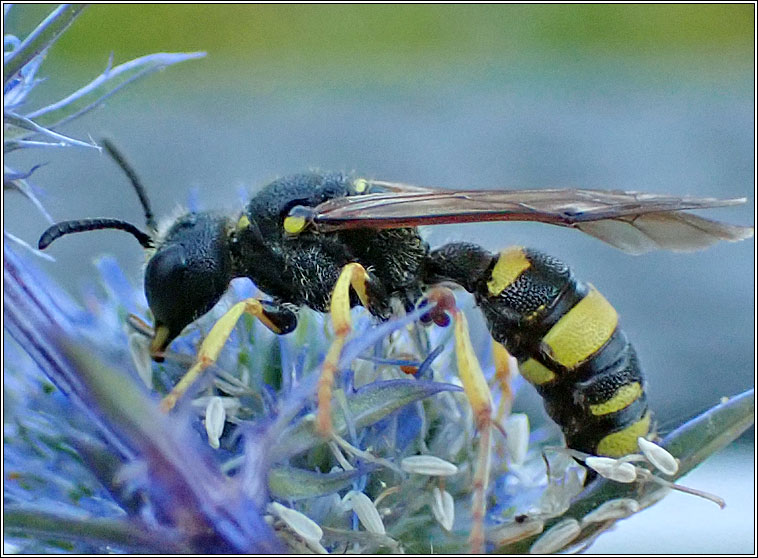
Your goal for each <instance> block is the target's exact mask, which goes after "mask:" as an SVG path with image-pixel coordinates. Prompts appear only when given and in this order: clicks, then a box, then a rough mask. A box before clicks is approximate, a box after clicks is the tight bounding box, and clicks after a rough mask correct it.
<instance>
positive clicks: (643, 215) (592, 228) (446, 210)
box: [312, 181, 753, 254]
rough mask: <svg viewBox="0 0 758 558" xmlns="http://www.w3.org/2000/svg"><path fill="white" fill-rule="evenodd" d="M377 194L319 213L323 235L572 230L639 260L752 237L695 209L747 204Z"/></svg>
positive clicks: (560, 193)
mask: <svg viewBox="0 0 758 558" xmlns="http://www.w3.org/2000/svg"><path fill="white" fill-rule="evenodd" d="M369 184H370V186H371V190H370V191H371V192H372V193H368V194H364V195H359V196H349V197H345V198H338V199H333V200H329V201H327V202H325V203H323V204H321V205H319V206H317V207H316V208H314V210H313V217H312V219H313V225H314V226H315V227H316V229H317V230H321V231H328V230H339V229H350V228H364V227H367V228H398V227H415V226H421V225H433V224H449V223H467V222H480V221H537V222H542V223H549V224H553V225H560V226H564V227H572V228H576V229H579V230H581V231H582V232H584V233H586V234H589V235H591V236H594V237H595V238H598V239H600V240H602V241H603V242H606V243H608V244H610V245H611V246H615V247H616V248H619V249H620V250H623V251H625V252H629V253H632V254H642V253H644V252H649V251H651V250H657V249H663V250H673V251H692V250H699V249H702V248H705V247H706V246H709V245H711V244H713V243H715V242H718V241H719V240H728V241H736V240H742V239H745V238H749V237H750V236H752V235H753V228H752V227H741V226H737V225H730V224H726V223H721V222H718V221H713V220H710V219H705V218H703V217H699V216H697V215H693V214H691V213H684V212H683V210H688V209H704V208H709V207H722V206H730V205H737V204H741V203H744V202H745V199H744V198H741V199H726V200H722V199H716V198H689V197H685V198H679V197H673V196H667V195H657V194H647V193H643V192H624V191H610V190H608V191H606V190H582V189H544V190H440V189H432V188H422V187H418V186H410V185H406V184H402V183H394V182H380V181H369Z"/></svg>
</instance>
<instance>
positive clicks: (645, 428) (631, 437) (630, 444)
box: [596, 412, 650, 457]
mask: <svg viewBox="0 0 758 558" xmlns="http://www.w3.org/2000/svg"><path fill="white" fill-rule="evenodd" d="M648 432H650V413H649V412H648V413H645V416H644V417H642V418H641V419H640V420H638V421H637V422H635V423H632V424H630V425H629V426H627V427H626V428H624V429H623V430H619V431H618V432H614V433H613V434H608V435H607V436H605V437H604V438H603V439H602V440H600V442H598V444H597V448H596V451H597V454H598V455H604V456H606V457H623V456H624V455H628V454H630V453H634V452H636V451H637V438H639V437H640V436H643V437H644V436H647V434H648Z"/></svg>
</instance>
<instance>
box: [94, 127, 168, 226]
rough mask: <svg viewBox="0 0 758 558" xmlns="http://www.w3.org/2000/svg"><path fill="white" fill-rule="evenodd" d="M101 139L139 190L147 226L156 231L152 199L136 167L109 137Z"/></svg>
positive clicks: (109, 153)
mask: <svg viewBox="0 0 758 558" xmlns="http://www.w3.org/2000/svg"><path fill="white" fill-rule="evenodd" d="M100 141H101V143H102V144H103V147H105V150H106V151H107V152H108V155H110V156H111V157H112V158H113V160H114V161H116V164H117V165H118V166H119V167H121V170H122V171H124V173H125V174H126V176H127V177H128V178H129V181H130V182H131V183H132V186H134V190H135V191H136V192H137V196H138V197H139V201H140V203H141V204H142V209H144V210H145V223H146V224H147V228H148V229H150V230H151V231H152V232H155V231H156V230H157V226H156V224H155V218H154V217H153V210H152V209H151V208H150V200H149V199H148V197H147V193H146V192H145V188H144V186H142V183H141V182H140V181H139V178H137V173H136V172H134V169H133V168H132V167H131V166H129V163H127V162H126V159H124V156H123V155H122V154H121V152H119V150H118V149H116V146H115V145H113V143H111V141H110V140H109V139H107V138H103V139H102V140H100ZM123 230H125V229H123Z"/></svg>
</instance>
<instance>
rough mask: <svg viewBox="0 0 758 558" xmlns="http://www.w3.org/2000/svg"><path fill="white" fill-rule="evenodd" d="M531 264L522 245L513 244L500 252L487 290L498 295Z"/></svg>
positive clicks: (491, 294) (493, 294) (492, 294)
mask: <svg viewBox="0 0 758 558" xmlns="http://www.w3.org/2000/svg"><path fill="white" fill-rule="evenodd" d="M530 265H532V264H531V263H530V262H529V260H527V259H526V254H524V250H523V248H521V247H520V246H512V247H510V248H506V249H505V250H503V251H502V252H500V257H499V258H498V260H497V263H496V264H495V267H494V268H493V269H492V274H491V275H490V280H489V281H487V290H488V291H489V293H490V296H497V295H499V294H500V293H501V292H503V291H504V290H505V289H506V288H508V287H509V286H510V285H512V284H513V282H514V281H515V280H516V279H518V277H519V275H521V274H522V273H523V272H524V270H526V269H528V268H529V266H530Z"/></svg>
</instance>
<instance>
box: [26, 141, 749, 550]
mask: <svg viewBox="0 0 758 558" xmlns="http://www.w3.org/2000/svg"><path fill="white" fill-rule="evenodd" d="M105 147H106V149H107V150H108V151H109V152H110V153H111V155H112V156H113V157H114V159H115V160H116V161H117V163H119V165H120V166H121V167H122V168H123V169H124V171H125V172H126V174H127V175H128V176H129V178H130V180H131V182H132V185H133V186H134V188H135V190H136V191H137V194H138V195H139V199H140V201H141V203H142V207H143V209H144V213H145V220H146V225H147V229H148V230H147V232H144V231H142V230H140V229H139V228H138V227H136V226H134V225H132V224H131V223H128V222H125V221H121V220H116V219H86V220H77V221H66V222H62V223H58V224H56V225H54V226H52V227H50V228H49V229H48V230H47V231H45V233H44V234H43V235H42V237H41V238H40V241H39V247H40V249H44V248H46V247H47V246H48V245H49V244H50V243H51V242H53V241H54V240H56V239H57V238H60V237H61V236H64V235H66V234H70V233H75V232H83V231H91V230H97V229H118V230H123V231H125V232H128V233H129V234H131V235H132V236H134V237H135V238H136V239H137V240H138V241H139V243H140V244H141V245H142V246H143V247H144V248H145V249H146V250H148V252H149V255H150V257H149V261H148V263H147V267H146V269H145V294H146V296H147V300H148V303H149V306H150V310H151V312H152V314H153V318H154V326H153V332H152V340H151V343H150V354H151V356H152V357H153V358H154V359H155V360H162V359H163V358H164V351H165V350H166V348H167V347H168V346H169V345H170V343H171V342H172V341H173V340H174V339H175V338H176V337H177V336H179V335H180V334H181V332H182V330H183V329H184V328H185V327H186V326H187V325H189V324H190V323H192V322H193V321H195V320H196V319H198V318H199V317H200V316H202V315H203V314H205V313H206V312H208V311H209V310H210V309H211V308H212V307H213V306H214V305H215V304H216V303H217V302H218V301H219V299H220V298H221V296H222V295H223V294H224V292H225V291H226V289H227V286H228V284H229V282H230V281H231V280H232V279H233V278H234V277H240V276H242V277H249V278H250V279H252V280H253V281H254V282H255V284H256V285H257V286H258V287H259V288H260V289H261V290H262V291H263V292H264V293H266V294H267V295H269V296H270V297H271V298H270V299H268V300H260V299H257V298H251V299H247V300H244V301H242V302H239V303H237V304H236V305H234V306H233V307H232V308H231V309H230V310H229V311H228V312H227V313H226V314H225V315H224V316H223V317H222V318H221V319H219V321H218V322H217V323H216V324H215V326H214V327H213V328H212V330H211V331H210V333H209V334H208V336H207V337H206V339H205V341H204V342H203V343H202V345H201V347H200V349H199V354H198V357H197V361H196V363H195V364H194V365H193V366H192V367H191V368H190V370H189V371H188V372H187V374H186V376H185V377H184V378H183V379H182V380H181V381H180V382H179V383H178V384H177V385H176V386H175V388H174V389H173V390H172V391H171V393H170V394H169V395H168V396H166V398H165V399H164V400H163V408H164V409H165V410H169V409H171V408H172V407H173V406H174V405H175V403H176V401H177V400H178V399H179V398H180V397H181V396H182V395H183V394H184V392H185V391H186V390H187V388H188V387H189V386H190V385H191V384H192V382H193V381H194V380H195V379H196V378H197V377H198V376H199V375H200V374H201V373H202V372H203V370H205V369H206V368H208V367H209V366H210V365H212V364H213V363H214V362H215V361H216V359H217V357H218V355H219V353H220V351H221V349H222V347H223V345H224V343H225V342H226V339H227V338H228V337H229V335H230V333H231V331H232V329H233V327H234V325H235V323H236V322H237V320H238V319H239V318H240V317H241V316H242V315H243V314H245V313H247V314H251V315H252V316H254V317H256V318H258V319H259V320H260V321H261V322H262V323H263V324H265V325H266V326H267V327H268V328H269V329H270V330H271V331H273V332H274V333H277V334H286V333H289V332H291V331H292V330H293V329H294V328H295V326H296V325H297V313H296V310H297V308H298V307H300V306H308V307H310V308H312V309H314V310H316V311H319V312H324V313H327V312H328V313H329V314H330V316H331V321H332V324H333V328H334V333H335V338H334V340H333V342H332V345H331V347H330V349H329V351H328V352H327V356H326V358H325V361H324V364H323V369H322V374H321V377H320V379H319V383H318V405H319V412H318V416H317V427H318V430H319V432H321V433H322V434H324V435H328V434H330V433H331V430H332V425H331V411H330V406H331V399H332V386H333V384H334V378H335V375H336V373H337V369H338V362H339V358H340V354H341V351H342V348H343V346H344V345H345V343H346V340H347V338H348V336H349V335H350V332H351V329H352V321H351V316H350V308H351V307H352V306H355V305H359V304H360V305H362V306H364V307H365V308H366V309H368V311H369V312H370V313H371V314H373V315H374V316H375V317H377V318H378V319H381V320H385V319H388V318H390V317H391V315H392V308H393V301H399V302H400V304H402V305H403V306H404V307H405V308H406V309H407V310H411V309H413V308H415V307H416V306H417V305H418V304H419V303H420V304H427V305H428V308H429V311H428V312H427V314H426V315H425V316H424V317H423V318H422V320H423V321H425V322H426V323H429V324H431V323H432V322H434V323H435V324H437V325H439V326H447V325H448V324H449V323H450V321H451V320H452V321H453V327H454V334H455V335H454V336H455V347H456V357H457V361H458V372H459V375H460V377H461V381H462V384H463V387H464V390H465V392H466V395H467V397H468V399H469V401H470V403H471V406H472V409H473V413H474V417H475V421H476V426H477V428H478V430H479V434H480V441H479V454H478V458H477V471H476V474H475V477H474V481H473V482H474V488H473V497H474V504H473V507H472V509H473V511H472V522H473V526H472V530H471V536H470V540H471V545H472V548H473V549H474V550H475V551H478V550H480V549H481V548H482V546H483V544H484V532H483V521H484V512H485V493H486V489H487V483H488V480H489V464H490V460H491V459H490V458H491V455H490V445H491V444H490V440H491V429H492V427H493V425H494V419H493V416H492V415H493V413H492V398H491V394H490V390H489V387H488V384H487V381H486V379H485V378H484V374H483V373H482V371H481V368H480V365H479V362H478V359H477V357H476V355H475V354H474V351H473V349H472V346H471V342H470V339H469V334H468V326H467V324H466V319H465V317H464V315H463V314H462V312H461V311H460V310H458V308H457V307H456V305H455V299H454V297H453V296H452V294H451V292H450V291H449V290H448V289H447V288H443V287H440V286H439V285H440V284H441V283H445V284H450V283H453V284H455V285H457V286H459V287H461V288H463V289H465V290H466V291H468V292H470V293H472V294H473V296H474V298H475V300H476V302H477V304H478V306H479V307H480V308H481V310H482V312H483V314H484V316H485V318H486V321H487V323H488V326H489V330H490V332H491V335H492V338H493V340H494V342H495V343H496V344H498V345H500V346H502V347H504V348H505V349H506V350H507V351H508V352H509V353H510V354H511V355H512V356H513V357H515V358H516V359H517V360H518V362H519V365H520V369H521V373H522V375H523V376H524V377H525V378H526V379H527V380H529V381H530V382H531V383H532V384H533V385H534V386H535V387H536V388H537V390H538V391H539V393H540V394H541V395H542V397H543V399H544V401H545V406H546V408H547V410H548V413H549V414H550V416H551V417H552V418H553V419H554V420H555V421H556V422H557V423H558V424H559V425H560V427H561V429H562V430H563V433H564V435H565V437H566V442H567V445H568V446H569V447H571V448H573V449H575V450H579V451H582V452H586V453H588V454H592V455H602V456H609V457H620V456H623V455H626V454H628V453H632V452H634V451H636V450H637V447H638V446H637V440H638V438H639V437H645V436H647V435H648V434H649V433H650V432H651V431H652V430H653V419H652V413H651V411H650V409H649V408H648V404H647V400H646V394H645V380H644V377H643V374H642V371H641V370H640V367H639V365H638V362H637V357H636V353H635V351H634V348H633V347H632V345H631V344H630V342H629V341H628V339H627V337H626V335H625V334H624V332H623V331H622V330H621V329H620V328H619V327H618V316H617V313H616V310H615V309H614V308H613V307H612V306H611V304H610V303H609V302H608V301H607V300H606V299H605V298H604V297H603V295H601V294H600V293H599V292H598V291H597V290H596V289H595V288H594V287H593V286H591V285H589V284H587V283H584V282H582V281H580V280H579V279H577V278H576V277H575V276H574V275H573V273H572V272H571V270H570V269H569V267H568V266H567V265H566V264H564V263H563V262H560V261H559V260H557V259H555V258H553V257H551V256H549V255H546V254H543V253H540V252H538V251H536V250H532V249H529V248H522V247H511V248H507V249H504V250H503V251H501V252H500V253H499V254H491V253H489V252H487V251H486V250H484V249H483V248H481V247H480V246H478V245H476V244H472V243H464V242H455V243H449V244H446V245H444V246H441V247H439V248H435V249H431V248H430V247H429V246H428V244H427V243H426V242H425V241H424V240H423V239H422V238H421V236H420V234H419V232H418V230H417V228H416V227H418V226H420V225H431V224H443V223H465V222H474V221H496V220H506V221H507V220H518V221H538V222H543V223H548V224H553V225H560V226H564V227H570V228H575V229H578V230H580V231H582V232H585V233H587V234H589V235H591V236H594V237H596V238H599V239H600V240H602V241H605V242H607V243H609V244H611V245H613V246H615V247H617V248H619V249H621V250H624V251H626V252H630V253H633V254H640V253H644V252H647V251H650V250H654V249H664V250H674V251H689V250H698V249H702V248H705V247H707V246H709V245H711V244H713V243H715V242H717V241H719V240H729V241H736V240H742V239H745V238H748V237H749V236H751V235H752V234H753V229H752V227H741V226H735V225H729V224H725V223H720V222H717V221H712V220H709V219H705V218H702V217H699V216H696V215H693V214H691V213H687V212H685V211H684V210H692V209H702V208H709V207H719V206H729V205H735V204H739V203H743V202H744V201H745V200H744V199H731V200H719V199H713V198H678V197H672V196H666V195H655V194H646V193H640V192H620V191H600V190H577V189H566V190H555V189H553V190H521V191H514V190H492V191H476V190H459V191H450V190H441V189H433V188H422V187H417V186H410V185H407V184H401V183H395V182H384V181H379V180H372V179H366V178H357V177H351V176H348V175H345V174H339V173H335V174H317V173H312V174H300V175H295V176H289V177H285V178H281V179H279V180H276V181H274V182H273V183H271V184H269V185H268V186H266V187H265V188H263V189H262V190H261V191H260V192H259V193H258V194H256V195H255V196H254V197H253V198H252V199H251V200H250V201H249V203H248V205H247V207H246V208H245V209H244V210H243V211H242V212H241V213H240V214H239V215H236V216H229V215H222V214H217V213H211V212H197V213H188V214H186V215H183V216H181V217H179V218H178V219H177V220H176V221H175V222H174V223H173V224H172V225H171V226H170V227H169V228H168V229H167V230H165V231H158V228H157V226H156V224H155V220H154V218H153V213H152V209H151V207H150V203H149V200H148V197H147V195H146V193H145V190H144V188H143V187H142V185H141V184H140V183H139V181H138V179H137V178H136V174H135V173H134V172H133V171H132V170H131V169H130V168H129V167H128V165H127V164H126V163H125V161H124V159H123V158H122V157H121V156H120V155H119V154H118V152H117V151H116V150H115V149H114V148H113V146H111V145H110V144H109V143H107V142H106V143H105ZM503 360H504V361H505V362H507V360H508V359H503ZM498 376H499V377H500V376H505V375H504V374H498Z"/></svg>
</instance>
